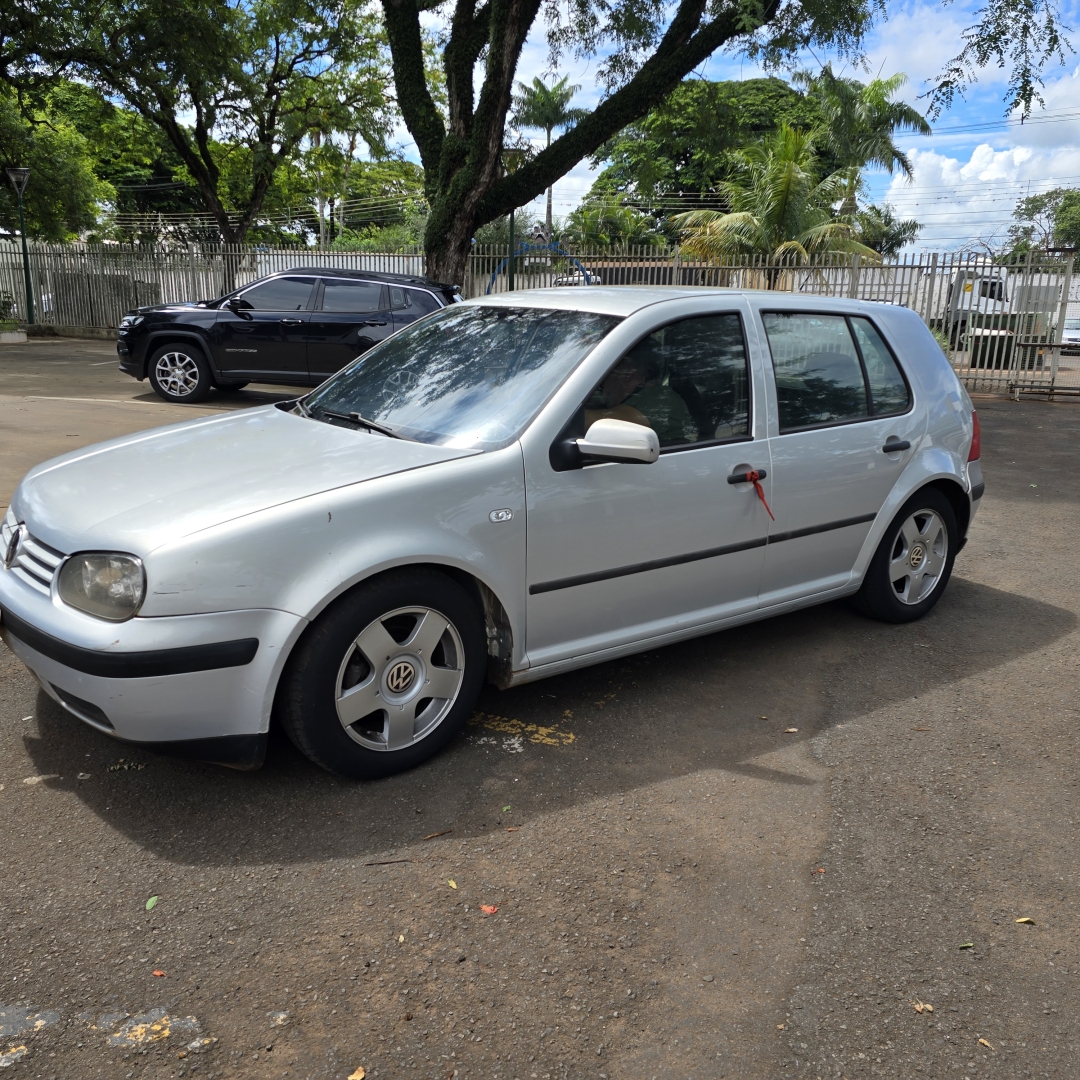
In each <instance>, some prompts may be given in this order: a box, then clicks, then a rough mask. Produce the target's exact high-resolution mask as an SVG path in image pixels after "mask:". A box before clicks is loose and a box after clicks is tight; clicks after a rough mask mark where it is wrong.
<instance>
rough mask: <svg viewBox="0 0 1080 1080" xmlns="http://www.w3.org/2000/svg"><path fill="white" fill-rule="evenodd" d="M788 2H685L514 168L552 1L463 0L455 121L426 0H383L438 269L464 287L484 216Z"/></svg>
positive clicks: (455, 50) (453, 94)
mask: <svg viewBox="0 0 1080 1080" xmlns="http://www.w3.org/2000/svg"><path fill="white" fill-rule="evenodd" d="M779 2H780V0H764V2H763V3H762V5H761V9H760V11H759V12H758V13H757V15H756V16H755V18H754V19H753V22H754V24H755V25H754V26H751V25H750V24H749V23H748V22H747V18H746V15H745V13H744V11H743V7H742V5H731V6H729V7H725V9H724V10H723V11H722V12H721V13H720V14H717V15H716V16H715V17H713V18H711V19H709V20H707V21H703V17H704V16H705V14H706V0H679V3H678V8H677V10H676V11H675V13H674V15H673V17H672V18H671V20H670V22H669V23H668V25H667V28H666V29H665V30H664V33H663V36H662V38H661V40H660V41H658V42H657V44H656V46H655V48H654V49H653V52H652V55H651V56H650V57H649V58H648V59H647V60H645V62H644V63H643V64H642V65H641V67H640V68H639V69H638V71H637V72H636V73H635V74H634V76H633V77H632V78H631V79H629V80H628V81H627V82H626V83H624V84H623V85H622V86H620V87H619V88H618V89H617V90H615V91H614V92H613V93H611V94H610V95H609V96H608V97H607V98H605V99H604V100H603V101H602V102H601V103H600V104H599V105H598V106H597V107H596V109H595V110H594V111H593V112H591V113H590V114H589V115H588V116H586V117H585V118H584V119H582V120H581V121H580V123H578V124H575V125H574V126H573V127H571V128H570V129H569V131H567V132H566V133H565V134H563V135H561V136H559V138H558V139H556V140H555V141H554V142H552V143H551V144H550V145H548V146H546V147H545V148H544V150H543V151H542V152H541V153H540V154H538V155H537V156H536V157H535V158H534V159H533V160H532V161H529V162H527V163H525V164H524V165H523V166H522V167H521V168H520V169H517V170H515V171H514V172H513V173H512V174H509V173H507V172H506V171H505V170H504V169H503V167H502V148H503V145H504V140H505V134H506V115H507V113H508V111H509V109H510V105H511V101H512V98H513V83H514V75H515V73H516V70H517V66H518V60H519V59H520V55H521V50H522V48H523V47H524V44H525V40H526V38H527V37H528V33H529V28H530V27H531V26H532V23H533V21H534V19H535V18H536V16H537V14H538V13H539V11H540V7H541V4H542V0H506V2H500V3H497V4H496V3H494V2H484V3H481V4H479V6H478V5H477V3H476V0H457V4H456V5H455V9H454V17H453V23H452V27H451V31H450V37H449V40H448V42H447V45H446V48H445V50H444V66H445V68H446V73H447V80H446V90H447V96H448V98H449V110H448V115H449V122H448V124H447V123H444V121H443V119H442V117H441V115H440V113H439V110H438V108H437V107H436V105H435V101H434V99H433V98H432V96H431V94H430V93H429V91H428V88H427V82H426V77H425V72H424V63H423V46H422V37H421V33H420V12H421V6H420V4H419V3H418V0H382V7H383V13H384V17H385V25H386V31H387V37H388V39H389V43H390V52H391V56H392V60H393V68H394V85H395V89H396V91H397V100H398V105H399V107H400V108H401V111H402V116H403V117H404V119H405V124H406V126H407V127H408V129H409V132H410V133H411V134H412V136H413V138H414V139H415V140H416V144H417V147H418V148H419V150H420V158H421V161H422V163H423V166H424V183H425V187H426V189H427V195H428V201H429V205H430V206H431V214H430V216H429V217H428V223H427V228H426V229H425V231H424V247H425V254H426V269H427V274H428V277H430V278H432V279H433V280H436V281H441V282H444V283H446V284H452V285H464V282H465V270H466V267H467V265H468V257H469V248H470V244H471V241H472V238H473V235H474V233H475V232H476V229H477V228H478V227H479V226H480V225H483V224H485V223H487V222H489V221H494V220H495V219H496V218H499V217H502V216H503V215H505V214H508V213H510V211H511V210H513V209H514V208H515V207H518V206H524V205H525V204H526V203H527V202H530V201H531V200H532V199H534V198H536V197H537V196H538V195H540V194H541V193H542V192H544V191H545V190H546V189H548V188H550V187H551V186H552V185H553V184H554V183H555V181H556V180H558V179H559V178H560V177H562V176H565V175H566V174H567V173H568V172H569V171H570V169H572V168H573V167H574V165H576V164H577V163H578V162H579V161H581V159H582V158H584V157H587V156H588V155H589V154H592V153H593V152H594V151H595V150H597V149H598V148H599V147H600V146H602V145H603V144H604V143H605V142H606V141H607V140H608V139H610V138H611V137H612V136H613V135H614V134H615V133H616V132H618V131H621V130H622V129H623V128H624V127H626V126H627V124H631V123H633V122H634V121H635V120H637V119H639V118H640V117H642V116H644V115H645V114H646V113H647V112H648V111H649V109H650V108H652V107H653V106H654V105H655V104H656V103H657V102H658V101H661V100H663V98H665V97H666V96H667V95H668V94H669V93H670V92H671V91H672V90H673V89H674V88H675V87H676V86H677V85H678V84H679V82H680V81H681V80H682V79H683V78H684V77H685V76H686V75H687V74H688V73H689V72H691V71H693V69H694V68H696V67H697V66H698V65H699V64H701V63H702V62H703V61H704V60H706V59H707V58H708V57H709V56H711V55H712V54H713V53H714V52H715V51H716V50H717V49H718V48H720V47H721V46H722V45H724V44H726V43H727V42H729V41H731V40H732V39H733V38H735V37H738V36H743V35H746V34H748V33H749V32H751V31H752V30H753V29H755V28H756V26H760V25H763V24H765V23H768V22H769V21H771V20H772V19H773V18H775V16H776V12H777V9H778V7H779ZM424 10H427V8H426V7H425V8H424ZM481 55H484V57H485V60H484V69H485V73H484V80H483V85H482V87H481V88H480V92H479V96H478V97H477V96H476V95H475V87H474V76H473V72H474V67H475V65H476V63H477V62H478V61H479V60H480V57H481ZM549 221H550V217H549Z"/></svg>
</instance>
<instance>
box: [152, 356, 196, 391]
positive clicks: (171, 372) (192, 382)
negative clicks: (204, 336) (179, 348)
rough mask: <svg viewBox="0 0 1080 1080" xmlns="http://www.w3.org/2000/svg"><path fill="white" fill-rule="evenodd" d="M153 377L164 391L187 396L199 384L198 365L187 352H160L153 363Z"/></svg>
mask: <svg viewBox="0 0 1080 1080" xmlns="http://www.w3.org/2000/svg"><path fill="white" fill-rule="evenodd" d="M154 377H155V378H156V379H157V381H158V385H159V386H160V387H161V388H162V390H164V391H165V392H166V393H168V394H172V395H173V397H187V396H188V395H189V394H191V393H193V392H194V391H195V389H196V388H197V387H198V385H199V365H198V364H197V363H196V362H195V360H194V359H193V358H192V357H190V356H188V355H187V353H182V352H167V353H162V354H161V356H159V357H158V359H157V363H155V364H154Z"/></svg>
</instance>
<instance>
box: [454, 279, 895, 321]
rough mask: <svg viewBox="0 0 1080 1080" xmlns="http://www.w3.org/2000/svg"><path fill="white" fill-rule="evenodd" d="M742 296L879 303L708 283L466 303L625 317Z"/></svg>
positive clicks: (768, 301)
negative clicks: (677, 304) (699, 299)
mask: <svg viewBox="0 0 1080 1080" xmlns="http://www.w3.org/2000/svg"><path fill="white" fill-rule="evenodd" d="M708 295H712V296H726V297H733V296H737V297H742V298H745V299H747V300H749V301H751V302H752V303H753V304H754V306H755V307H769V308H772V307H780V308H787V309H794V308H801V309H802V310H804V311H806V310H809V311H819V310H829V311H837V310H840V311H849V312H850V311H865V310H867V309H878V308H880V307H881V306H882V305H881V304H879V303H873V302H871V301H866V300H848V299H846V298H842V297H834V296H808V295H806V294H805V293H789V292H779V291H776V292H774V291H771V290H767V289H723V288H719V287H717V286H708V285H569V286H563V287H555V288H550V289H522V290H521V291H520V292H512V293H498V294H496V295H494V296H490V295H489V296H478V297H475V298H473V299H472V300H467V301H466V303H467V304H484V305H490V306H494V307H532V308H548V309H555V310H564V311H588V312H592V313H594V314H597V315H616V316H620V317H622V318H625V317H626V316H628V315H633V314H634V313H635V312H636V311H641V310H642V309H643V308H646V307H651V306H652V305H654V304H661V303H665V302H667V301H672V300H686V299H691V298H693V297H700V296H708Z"/></svg>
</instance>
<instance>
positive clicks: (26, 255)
mask: <svg viewBox="0 0 1080 1080" xmlns="http://www.w3.org/2000/svg"><path fill="white" fill-rule="evenodd" d="M7 174H8V179H9V180H10V181H11V185H12V187H14V188H15V193H16V194H17V195H18V196H19V232H20V234H21V235H22V261H23V280H24V282H25V284H26V321H27V322H28V323H31V324H32V323H33V321H34V290H33V287H32V286H31V284H30V249H29V248H28V247H27V246H26V215H25V214H24V213H23V201H22V196H23V190H24V189H25V188H26V181H27V180H29V179H30V170H29V169H8V171H7Z"/></svg>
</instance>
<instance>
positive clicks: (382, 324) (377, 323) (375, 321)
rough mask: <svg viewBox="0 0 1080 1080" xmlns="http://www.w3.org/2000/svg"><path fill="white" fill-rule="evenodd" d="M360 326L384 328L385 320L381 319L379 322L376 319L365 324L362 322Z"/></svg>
mask: <svg viewBox="0 0 1080 1080" xmlns="http://www.w3.org/2000/svg"><path fill="white" fill-rule="evenodd" d="M360 325H361V326H385V325H386V320H385V319H383V320H382V322H379V321H378V319H368V320H366V321H365V322H362V323H361V324H360Z"/></svg>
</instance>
